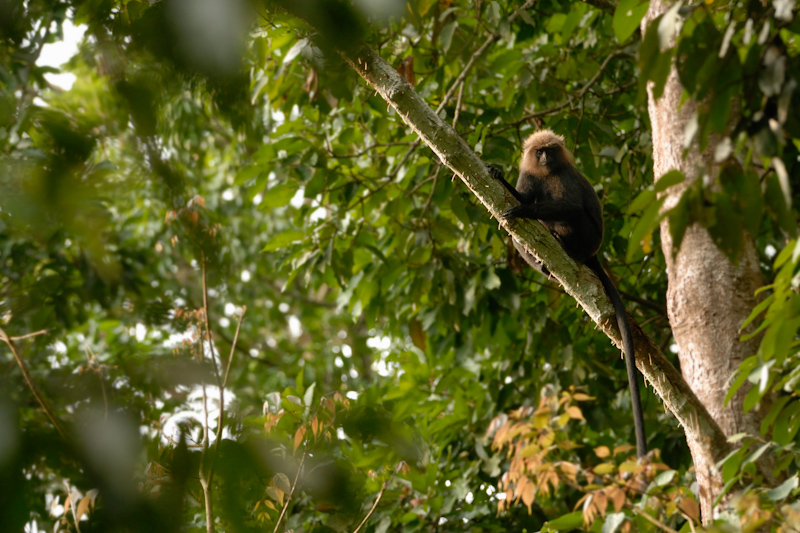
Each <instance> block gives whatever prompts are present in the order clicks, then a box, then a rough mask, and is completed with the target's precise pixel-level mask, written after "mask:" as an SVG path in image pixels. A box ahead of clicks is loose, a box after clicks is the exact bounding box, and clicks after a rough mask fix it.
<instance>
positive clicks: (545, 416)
mask: <svg viewBox="0 0 800 533" xmlns="http://www.w3.org/2000/svg"><path fill="white" fill-rule="evenodd" d="M549 422H550V411H549V410H548V411H545V412H538V411H537V412H536V414H534V415H533V427H535V428H536V429H544V428H546V427H547V424H548V423H549Z"/></svg>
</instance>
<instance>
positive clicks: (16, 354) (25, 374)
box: [0, 328, 67, 439]
mask: <svg viewBox="0 0 800 533" xmlns="http://www.w3.org/2000/svg"><path fill="white" fill-rule="evenodd" d="M37 334H38V332H37ZM0 341H3V342H5V343H6V344H7V345H8V348H9V349H10V350H11V353H12V354H13V355H14V359H15V360H16V361H17V365H19V369H20V370H21V371H22V377H24V378H25V382H26V383H27V384H28V388H29V389H30V391H31V392H32V393H33V395H34V397H35V398H36V401H37V402H39V405H40V406H41V407H42V410H44V414H45V415H47V418H49V419H50V422H51V423H52V424H53V426H54V427H55V428H56V431H58V434H59V435H61V438H62V439H66V438H67V434H66V432H65V431H64V428H63V427H61V423H60V422H59V421H58V419H57V418H56V415H54V414H53V411H51V410H50V406H48V405H47V402H46V401H45V400H44V398H43V397H42V395H41V394H39V389H37V388H36V385H34V383H33V378H31V375H30V373H29V372H28V367H27V366H25V361H23V360H22V357H21V356H20V355H19V352H18V351H17V347H16V346H14V341H13V340H11V337H9V336H8V335H7V334H6V332H5V331H3V328H0Z"/></svg>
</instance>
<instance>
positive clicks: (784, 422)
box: [772, 402, 800, 446]
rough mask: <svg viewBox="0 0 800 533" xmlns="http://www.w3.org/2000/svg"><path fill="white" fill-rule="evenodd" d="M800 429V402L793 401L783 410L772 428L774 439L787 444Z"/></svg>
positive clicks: (784, 444) (782, 444)
mask: <svg viewBox="0 0 800 533" xmlns="http://www.w3.org/2000/svg"><path fill="white" fill-rule="evenodd" d="M798 430H800V402H793V403H791V404H789V405H788V406H787V407H786V408H784V409H783V411H781V414H780V415H778V417H777V420H776V422H775V427H774V428H773V430H772V439H773V440H774V441H775V442H777V443H778V444H780V445H781V446H786V445H788V444H789V443H790V442H792V439H794V436H795V435H797V431H798Z"/></svg>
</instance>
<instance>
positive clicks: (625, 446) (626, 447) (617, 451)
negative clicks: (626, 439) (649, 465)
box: [614, 444, 636, 455]
mask: <svg viewBox="0 0 800 533" xmlns="http://www.w3.org/2000/svg"><path fill="white" fill-rule="evenodd" d="M635 449H636V446H633V445H631V444H623V445H622V446H617V447H616V448H614V455H617V454H620V453H625V452H629V451H631V450H635Z"/></svg>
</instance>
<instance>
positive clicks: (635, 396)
mask: <svg viewBox="0 0 800 533" xmlns="http://www.w3.org/2000/svg"><path fill="white" fill-rule="evenodd" d="M586 266H588V267H589V268H591V269H592V272H594V273H595V274H597V277H598V278H600V282H601V283H602V284H603V288H604V289H605V291H606V294H607V295H608V298H609V300H611V304H612V305H613V306H614V312H615V313H616V315H617V326H618V327H619V332H620V335H621V336H622V348H623V351H624V352H625V366H626V368H627V370H628V387H629V388H630V391H631V406H632V409H633V431H634V433H635V434H636V454H637V455H638V456H639V457H640V458H641V457H644V455H645V454H646V453H647V443H646V440H645V433H644V416H643V414H642V401H641V399H640V398H639V371H638V370H637V369H636V359H635V357H636V356H635V355H634V350H633V335H632V334H631V325H630V322H628V313H626V312H625V305H624V304H623V303H622V298H621V297H620V295H619V291H617V288H616V287H615V286H614V283H612V281H611V278H609V277H608V274H606V271H605V270H603V267H602V266H601V265H600V260H599V259H597V256H596V255H595V256H594V257H592V258H591V259H589V260H588V261H586Z"/></svg>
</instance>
